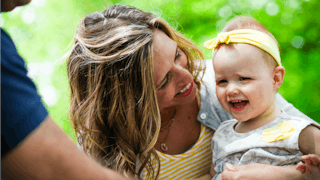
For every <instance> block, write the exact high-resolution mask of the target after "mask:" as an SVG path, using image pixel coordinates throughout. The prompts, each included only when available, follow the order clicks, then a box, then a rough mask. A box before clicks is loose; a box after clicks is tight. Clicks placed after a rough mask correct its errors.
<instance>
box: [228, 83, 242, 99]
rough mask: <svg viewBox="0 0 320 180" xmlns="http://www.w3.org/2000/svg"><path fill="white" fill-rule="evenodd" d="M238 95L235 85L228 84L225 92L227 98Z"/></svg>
mask: <svg viewBox="0 0 320 180" xmlns="http://www.w3.org/2000/svg"><path fill="white" fill-rule="evenodd" d="M239 93H240V91H239V89H238V87H237V85H235V84H233V83H229V84H228V86H227V90H226V94H227V95H228V96H234V95H238V94H239Z"/></svg>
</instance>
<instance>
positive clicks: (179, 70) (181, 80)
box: [174, 66, 192, 86]
mask: <svg viewBox="0 0 320 180" xmlns="http://www.w3.org/2000/svg"><path fill="white" fill-rule="evenodd" d="M174 74H175V76H176V80H177V82H176V83H177V85H178V86H180V85H181V86H184V85H186V83H190V82H189V81H190V77H189V76H192V75H191V74H190V72H189V70H188V69H187V68H186V67H184V66H177V67H176V68H175V73H174ZM187 81H188V82H187Z"/></svg>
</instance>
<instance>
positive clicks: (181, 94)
mask: <svg viewBox="0 0 320 180" xmlns="http://www.w3.org/2000/svg"><path fill="white" fill-rule="evenodd" d="M192 88H193V83H189V84H187V85H186V86H185V87H184V88H183V89H182V90H181V91H180V92H179V93H178V94H177V95H176V96H175V97H176V98H180V97H186V96H188V95H189V94H190V93H191V91H192Z"/></svg>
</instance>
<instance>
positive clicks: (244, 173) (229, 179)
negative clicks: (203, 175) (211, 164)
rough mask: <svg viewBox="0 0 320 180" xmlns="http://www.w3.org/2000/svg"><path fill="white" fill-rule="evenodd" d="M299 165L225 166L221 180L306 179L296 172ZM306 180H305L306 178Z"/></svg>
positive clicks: (256, 164) (255, 164)
mask: <svg viewBox="0 0 320 180" xmlns="http://www.w3.org/2000/svg"><path fill="white" fill-rule="evenodd" d="M298 166H299V165H295V166H286V167H282V166H271V165H266V164H258V163H252V164H248V165H239V166H233V165H231V164H227V165H226V169H225V170H224V171H223V173H222V175H221V177H222V179H223V180H239V179H241V180H242V179H245V180H254V179H261V180H262V179H263V180H298V179H299V180H300V179H305V178H306V177H304V176H303V174H302V173H301V172H300V171H298V170H296V168H297V167H298ZM306 179H307V178H306ZM310 180H311V179H310Z"/></svg>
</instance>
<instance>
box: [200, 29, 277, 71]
mask: <svg viewBox="0 0 320 180" xmlns="http://www.w3.org/2000/svg"><path fill="white" fill-rule="evenodd" d="M229 43H246V44H251V45H254V46H256V47H258V48H260V49H262V50H264V51H266V52H267V53H269V54H270V55H271V56H272V57H273V58H274V59H275V60H276V61H277V63H278V65H279V66H281V58H280V51H279V48H278V45H277V44H276V42H275V41H274V40H273V39H272V38H271V37H270V36H269V35H267V34H265V33H263V32H260V31H257V30H253V29H238V30H233V31H230V32H222V33H219V34H218V36H217V37H216V38H214V39H211V40H209V41H206V42H205V43H204V46H205V47H206V48H207V49H212V50H213V51H214V50H215V48H217V47H218V46H219V44H229Z"/></svg>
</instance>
